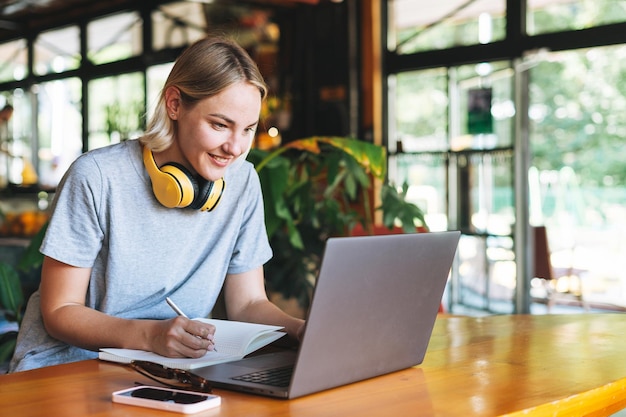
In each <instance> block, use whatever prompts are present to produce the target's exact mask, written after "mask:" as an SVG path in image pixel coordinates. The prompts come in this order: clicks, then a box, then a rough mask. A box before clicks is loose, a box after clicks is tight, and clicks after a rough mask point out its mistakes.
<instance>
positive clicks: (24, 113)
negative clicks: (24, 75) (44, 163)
mask: <svg viewBox="0 0 626 417" xmlns="http://www.w3.org/2000/svg"><path fill="white" fill-rule="evenodd" d="M3 102H4V103H5V104H7V103H8V104H10V105H12V106H13V112H12V114H10V117H9V118H8V119H7V120H6V121H4V120H3V121H0V144H1V149H2V152H0V154H1V155H2V157H0V161H2V167H1V168H0V169H2V171H3V172H2V174H0V177H1V180H0V182H2V183H3V185H7V183H11V184H17V185H22V184H24V185H33V184H36V183H37V179H36V171H35V162H34V159H33V155H34V152H35V151H34V149H36V148H35V144H34V142H33V134H32V123H31V120H32V119H31V115H32V105H31V95H30V94H29V93H28V92H26V91H24V90H22V89H21V88H17V89H15V90H13V91H11V92H10V93H7V94H6V95H4V100H3ZM2 107H4V104H3V105H2ZM25 177H26V178H25Z"/></svg>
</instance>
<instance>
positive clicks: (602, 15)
mask: <svg viewBox="0 0 626 417" xmlns="http://www.w3.org/2000/svg"><path fill="white" fill-rule="evenodd" d="M526 22H527V23H526V25H527V27H526V31H527V32H528V34H529V35H537V34H540V33H548V32H559V31H566V30H580V29H586V28H590V27H594V26H600V25H606V24H610V23H619V22H626V1H624V0H558V1H554V0H553V1H549V0H528V8H527V18H526Z"/></svg>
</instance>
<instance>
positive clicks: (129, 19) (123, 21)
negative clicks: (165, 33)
mask: <svg viewBox="0 0 626 417" xmlns="http://www.w3.org/2000/svg"><path fill="white" fill-rule="evenodd" d="M141 30H142V21H141V18H140V17H139V14H138V13H136V12H133V13H122V14H117V15H113V16H109V17H105V18H103V19H98V20H94V21H93V22H90V23H89V24H88V25H87V49H88V52H87V56H88V57H89V60H90V61H91V62H93V63H94V64H104V63H107V62H113V61H119V60H122V59H126V58H130V57H132V56H137V55H139V54H141V53H142V36H141Z"/></svg>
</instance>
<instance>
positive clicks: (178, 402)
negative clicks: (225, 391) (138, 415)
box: [112, 385, 222, 414]
mask: <svg viewBox="0 0 626 417" xmlns="http://www.w3.org/2000/svg"><path fill="white" fill-rule="evenodd" d="M112 399H113V402H114V403H121V404H130V405H137V406H140V407H148V408H156V409H158V410H167V411H174V412H178V413H183V414H192V413H198V412H200V411H204V410H207V409H209V408H213V407H217V406H219V405H220V404H221V403H222V399H221V397H220V396H218V395H213V394H205V393H202V392H193V391H183V390H177V389H173V388H161V387H151V386H147V385H141V386H138V387H133V388H128V389H124V390H121V391H116V392H114V393H113V394H112Z"/></svg>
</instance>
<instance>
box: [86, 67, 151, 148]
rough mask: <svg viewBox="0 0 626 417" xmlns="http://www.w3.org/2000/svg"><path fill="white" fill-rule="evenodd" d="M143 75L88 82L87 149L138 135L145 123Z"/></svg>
mask: <svg viewBox="0 0 626 417" xmlns="http://www.w3.org/2000/svg"><path fill="white" fill-rule="evenodd" d="M144 102H145V99H144V90H143V74H141V73H131V74H124V75H120V76H117V77H107V78H102V79H98V80H94V81H91V82H90V83H89V141H88V144H89V149H94V148H100V147H102V146H106V145H109V144H112V143H118V142H120V141H121V140H125V139H131V138H135V137H138V136H139V135H141V133H142V131H143V126H144V121H143V117H144V113H145V105H144Z"/></svg>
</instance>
